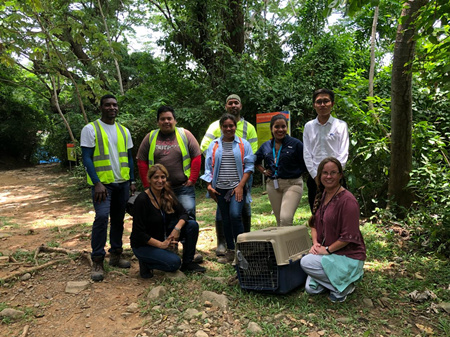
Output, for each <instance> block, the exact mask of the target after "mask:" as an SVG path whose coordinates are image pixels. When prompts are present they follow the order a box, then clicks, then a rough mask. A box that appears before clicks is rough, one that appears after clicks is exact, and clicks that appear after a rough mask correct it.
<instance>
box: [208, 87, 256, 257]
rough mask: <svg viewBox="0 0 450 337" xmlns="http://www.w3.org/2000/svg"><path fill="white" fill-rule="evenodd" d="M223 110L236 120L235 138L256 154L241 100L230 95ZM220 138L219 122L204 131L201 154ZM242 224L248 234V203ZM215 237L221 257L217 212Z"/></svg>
mask: <svg viewBox="0 0 450 337" xmlns="http://www.w3.org/2000/svg"><path fill="white" fill-rule="evenodd" d="M225 110H226V112H228V113H230V114H232V115H234V116H235V117H236V120H237V128H236V136H238V137H241V138H244V139H246V140H247V141H248V142H249V143H250V145H251V146H252V150H253V153H256V151H257V150H258V135H257V133H256V129H255V127H254V126H253V125H252V124H251V123H249V122H247V121H246V120H244V118H243V117H241V110H242V103H241V98H240V97H239V96H238V95H236V94H232V95H230V96H228V97H227V99H226V101H225ZM220 136H221V131H220V125H219V120H217V121H215V122H213V123H212V124H211V125H210V126H209V127H208V130H207V131H206V134H205V136H204V137H203V139H202V143H201V145H200V149H201V151H202V153H203V154H205V153H206V150H207V149H208V146H209V144H210V143H211V142H212V141H213V140H214V139H216V138H219V137H220ZM252 180H253V178H252V177H251V178H250V180H249V181H248V185H249V186H251V184H252ZM242 222H243V224H244V232H250V229H251V223H252V210H251V207H250V203H247V204H245V206H244V211H243V212H242ZM216 235H217V249H216V255H217V256H223V255H225V252H226V241H225V235H224V233H223V223H222V217H221V215H220V212H219V210H218V209H217V211H216Z"/></svg>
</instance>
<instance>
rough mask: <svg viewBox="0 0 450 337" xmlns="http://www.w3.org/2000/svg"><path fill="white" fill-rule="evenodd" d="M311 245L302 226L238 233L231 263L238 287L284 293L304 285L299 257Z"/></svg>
mask: <svg viewBox="0 0 450 337" xmlns="http://www.w3.org/2000/svg"><path fill="white" fill-rule="evenodd" d="M310 248H311V240H310V238H309V234H308V230H307V228H306V227H305V226H290V227H269V228H265V229H261V230H257V231H254V232H249V233H243V234H240V235H238V237H237V242H236V256H235V260H234V263H233V265H234V267H235V269H236V271H237V276H238V279H239V284H240V285H241V288H243V289H248V290H257V291H266V292H273V293H277V294H285V293H287V292H289V291H291V290H293V289H294V288H296V287H298V286H300V285H302V284H304V283H305V280H306V274H305V272H304V271H303V269H302V268H301V266H300V259H301V258H302V256H304V255H305V254H307V253H308V251H309V249H310Z"/></svg>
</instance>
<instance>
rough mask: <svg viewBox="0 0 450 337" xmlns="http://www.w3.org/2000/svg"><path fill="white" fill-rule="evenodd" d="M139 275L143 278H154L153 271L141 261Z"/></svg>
mask: <svg viewBox="0 0 450 337" xmlns="http://www.w3.org/2000/svg"><path fill="white" fill-rule="evenodd" d="M139 275H140V276H141V277H142V278H152V277H153V269H150V268H149V267H147V266H146V265H145V263H143V262H142V261H141V260H139Z"/></svg>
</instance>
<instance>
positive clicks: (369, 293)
mask: <svg viewBox="0 0 450 337" xmlns="http://www.w3.org/2000/svg"><path fill="white" fill-rule="evenodd" d="M252 197H253V203H252V230H257V229H262V228H266V227H270V226H276V222H275V217H274V216H273V214H271V207H270V203H269V201H268V197H267V195H263V189H262V187H255V188H253V190H252ZM197 214H198V218H199V220H200V221H199V223H200V227H205V226H209V225H211V224H214V214H215V204H214V202H213V201H212V200H211V199H206V198H205V192H204V190H198V191H197ZM309 216H310V211H309V206H308V204H307V197H306V192H305V194H304V196H303V198H302V201H301V204H300V206H299V208H298V210H297V212H296V214H295V218H294V225H304V224H306V222H307V219H308V218H309ZM361 231H362V233H363V236H364V239H365V242H366V248H367V260H366V265H365V268H364V269H365V275H364V278H363V280H362V281H361V282H360V284H359V285H358V286H357V291H356V293H355V294H354V295H351V296H349V298H348V300H347V301H346V302H344V303H341V304H331V303H330V302H329V301H328V299H327V296H325V295H319V296H315V297H312V296H309V295H307V294H306V293H304V292H303V290H302V289H297V290H294V291H292V292H290V293H289V294H287V295H273V294H272V295H271V294H266V293H258V292H251V291H245V290H242V289H240V287H238V286H237V287H230V286H228V285H225V284H223V283H219V282H215V281H211V280H198V281H196V282H201V285H200V286H201V289H202V290H211V291H214V292H216V293H225V294H226V295H227V297H228V298H229V300H230V302H231V303H230V307H231V308H233V309H232V311H233V315H234V316H235V317H238V318H239V319H240V320H241V321H242V320H243V321H255V322H258V323H259V324H260V326H261V328H262V329H263V331H264V333H263V335H264V336H281V335H282V336H298V335H302V334H306V333H307V332H308V331H309V332H311V331H325V336H379V335H385V334H387V332H386V331H389V334H390V336H426V335H427V334H428V333H429V331H433V333H434V334H435V335H437V336H449V335H450V334H449V331H450V320H449V316H448V314H447V313H445V312H443V311H438V312H434V311H433V310H431V309H430V308H431V307H432V306H433V305H435V304H438V303H440V302H449V301H450V292H449V291H448V287H449V284H450V263H449V261H448V260H446V259H442V258H440V257H439V256H437V255H434V254H423V253H422V252H420V251H417V250H414V248H413V245H412V244H409V242H408V241H404V240H403V239H402V238H400V237H399V236H398V235H397V234H395V233H394V232H393V231H392V230H390V228H385V227H384V226H383V224H375V223H372V222H370V221H365V222H363V225H362V226H361ZM234 274H235V271H234V269H233V268H232V267H231V266H221V267H219V268H218V270H217V271H214V272H210V271H209V270H208V275H213V276H222V277H229V276H231V275H234ZM185 282H192V278H188V280H186V281H181V282H178V283H174V284H172V285H171V287H172V288H173V290H174V291H175V292H177V291H179V292H181V293H182V290H183V289H185V288H186V285H185ZM189 289H192V287H189ZM414 290H418V291H421V292H422V291H425V290H430V291H432V292H433V293H434V294H435V295H436V298H435V299H432V298H430V299H428V300H426V301H424V302H423V303H415V302H412V300H411V299H410V298H409V296H408V294H409V293H411V292H413V291H414ZM191 298H192V297H191V296H189V295H187V296H186V297H185V298H184V297H183V296H181V301H182V302H183V301H185V302H189V300H190V299H191ZM381 298H384V300H385V301H386V302H382V301H381V300H380V299H381ZM369 299H370V300H371V301H372V303H373V305H374V306H373V307H369V306H368V305H367V304H365V302H364V300H369ZM151 305H152V304H151ZM153 305H154V304H153ZM186 307H192V306H189V305H186ZM197 309H198V310H202V306H201V304H198V307H197ZM161 310H162V309H161ZM280 314H281V316H280Z"/></svg>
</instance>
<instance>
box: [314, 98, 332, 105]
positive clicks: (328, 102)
mask: <svg viewBox="0 0 450 337" xmlns="http://www.w3.org/2000/svg"><path fill="white" fill-rule="evenodd" d="M330 103H331V101H330V100H329V99H318V100H317V101H315V102H314V104H315V105H322V104H323V105H328V104H330Z"/></svg>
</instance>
